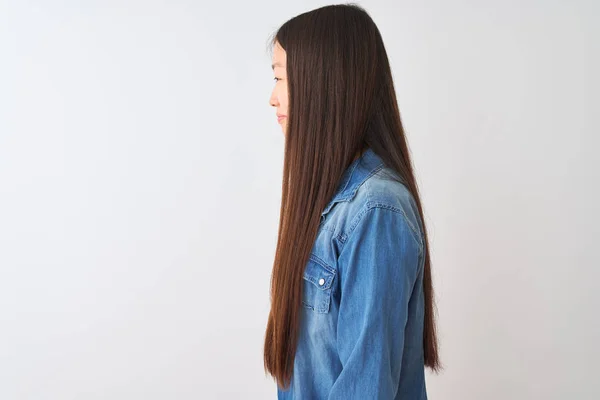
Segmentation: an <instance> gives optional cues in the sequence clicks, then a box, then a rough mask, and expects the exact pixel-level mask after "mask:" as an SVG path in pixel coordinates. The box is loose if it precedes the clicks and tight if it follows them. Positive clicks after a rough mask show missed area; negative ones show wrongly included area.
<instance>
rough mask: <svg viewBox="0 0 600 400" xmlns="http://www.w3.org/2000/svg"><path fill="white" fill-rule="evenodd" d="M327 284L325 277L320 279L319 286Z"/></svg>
mask: <svg viewBox="0 0 600 400" xmlns="http://www.w3.org/2000/svg"><path fill="white" fill-rule="evenodd" d="M324 284H325V279H323V278H321V279H319V286H323V285H324Z"/></svg>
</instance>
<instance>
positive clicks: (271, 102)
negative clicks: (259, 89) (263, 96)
mask: <svg viewBox="0 0 600 400" xmlns="http://www.w3.org/2000/svg"><path fill="white" fill-rule="evenodd" d="M269 105H271V106H273V107H278V106H279V100H278V99H277V96H276V95H275V88H273V91H272V92H271V98H270V99H269Z"/></svg>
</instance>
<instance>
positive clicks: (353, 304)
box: [329, 207, 422, 400]
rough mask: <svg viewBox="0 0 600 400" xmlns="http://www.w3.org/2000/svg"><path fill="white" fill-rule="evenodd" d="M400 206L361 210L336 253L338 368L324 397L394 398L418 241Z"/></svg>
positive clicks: (418, 254)
mask: <svg viewBox="0 0 600 400" xmlns="http://www.w3.org/2000/svg"><path fill="white" fill-rule="evenodd" d="M416 237H417V236H416V234H415V233H414V232H413V231H412V229H411V227H410V226H409V225H408V222H407V220H406V218H405V216H404V214H403V213H402V212H401V211H396V210H395V209H389V208H382V207H373V208H370V209H368V210H367V211H365V214H364V215H363V216H362V217H361V219H360V221H359V222H358V223H357V225H356V227H355V228H354V230H353V231H352V232H351V233H350V234H349V237H348V239H347V241H346V243H345V245H344V247H343V248H342V251H341V253H340V256H339V258H338V271H339V276H340V288H341V297H340V305H339V314H338V321H337V338H336V340H337V349H338V353H339V357H340V361H341V364H342V371H341V372H340V374H339V376H338V377H337V379H336V381H335V382H334V384H333V387H332V388H331V391H330V393H329V399H330V400H333V399H381V400H384V399H393V398H394V397H395V395H396V392H397V390H398V385H399V381H400V373H401V366H402V354H403V347H404V330H405V326H406V322H407V319H408V303H409V300H410V298H411V294H412V290H413V286H414V284H415V281H416V279H417V275H418V272H419V271H418V270H419V264H420V257H421V253H422V244H421V243H422V242H417V239H416Z"/></svg>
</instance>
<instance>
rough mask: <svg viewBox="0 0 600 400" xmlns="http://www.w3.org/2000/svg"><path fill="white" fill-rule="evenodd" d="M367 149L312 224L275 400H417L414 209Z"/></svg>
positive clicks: (419, 354)
mask: <svg viewBox="0 0 600 400" xmlns="http://www.w3.org/2000/svg"><path fill="white" fill-rule="evenodd" d="M390 175H394V176H395V177H396V178H397V179H400V178H399V176H398V174H397V173H395V172H394V171H393V170H392V169H391V168H389V167H387V166H386V165H384V163H383V161H382V160H381V158H380V157H379V156H377V155H376V154H375V152H374V151H373V150H372V149H371V148H368V149H367V150H366V151H365V152H364V153H363V154H362V155H361V156H360V157H359V158H357V159H355V160H354V161H353V162H352V163H351V164H350V166H349V167H348V168H347V169H346V171H345V172H344V174H343V176H342V179H341V180H340V184H339V186H338V188H337V191H336V193H335V195H334V196H333V198H332V199H331V200H330V202H329V204H328V205H327V206H326V207H325V209H324V210H323V212H322V214H321V222H320V225H319V230H318V234H317V238H316V240H315V243H314V246H313V248H312V250H311V254H310V257H309V261H308V262H307V264H306V266H305V271H304V280H303V292H302V310H301V322H300V332H299V339H298V347H297V350H296V355H295V360H294V370H293V375H292V382H291V386H290V387H289V388H288V389H287V390H282V389H281V388H279V387H277V398H278V399H311V400H312V399H315V400H318V399H341V400H350V399H359V400H371V399H381V400H384V399H410V400H421V399H427V392H426V387H425V371H424V358H423V317H424V297H423V266H424V248H423V246H424V240H423V233H422V232H423V228H422V222H421V219H420V217H419V213H418V210H417V206H416V202H415V200H414V198H413V197H412V195H411V194H410V192H409V191H408V190H407V188H406V186H404V184H403V183H401V182H398V181H395V180H393V179H392V177H390Z"/></svg>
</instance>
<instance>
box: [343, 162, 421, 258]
mask: <svg viewBox="0 0 600 400" xmlns="http://www.w3.org/2000/svg"><path fill="white" fill-rule="evenodd" d="M347 211H348V212H349V214H350V215H348V225H347V226H346V230H345V233H344V235H343V236H344V237H345V238H349V237H350V236H352V235H353V234H354V233H355V232H354V231H355V230H356V227H357V226H359V225H361V224H363V225H364V224H375V223H381V221H384V220H395V222H396V223H399V224H401V225H405V226H406V228H407V229H406V231H407V232H409V233H410V234H411V235H412V236H413V238H414V240H415V242H416V243H417V244H418V245H419V247H422V245H423V229H422V226H423V225H422V221H421V218H420V215H419V210H418V208H417V203H416V201H415V199H414V196H413V195H412V194H411V192H410V190H409V189H408V187H407V186H406V185H405V184H404V183H403V182H402V180H401V179H400V178H399V177H398V175H397V174H396V173H395V172H394V171H393V170H392V169H390V168H388V167H384V168H382V169H381V170H379V171H378V172H377V173H375V174H373V175H372V176H370V177H369V178H368V179H366V180H365V182H363V184H362V185H361V186H360V187H359V188H358V190H357V192H356V195H355V197H354V198H353V199H352V200H351V201H350V202H349V204H348V210H347Z"/></svg>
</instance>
